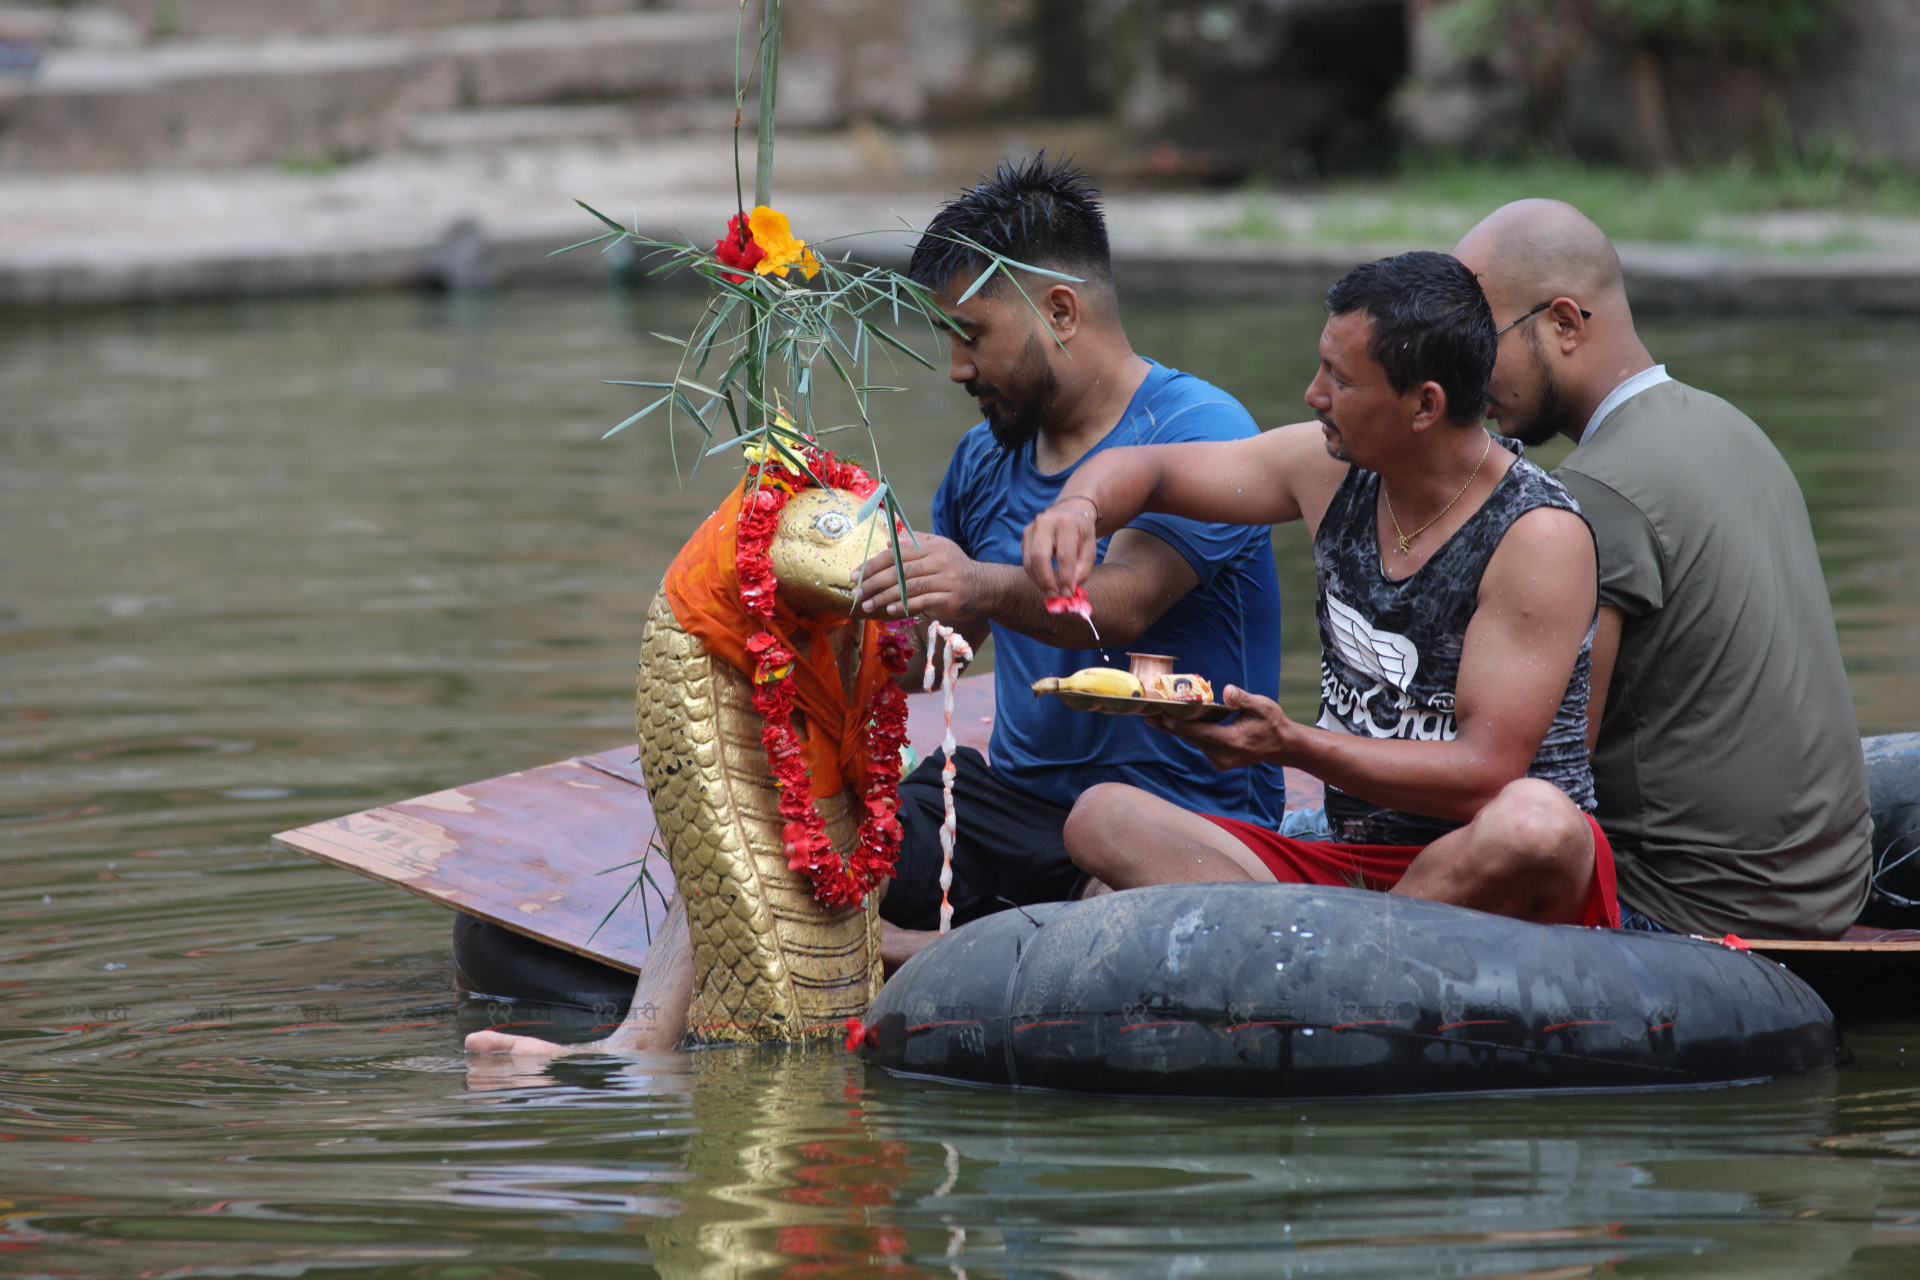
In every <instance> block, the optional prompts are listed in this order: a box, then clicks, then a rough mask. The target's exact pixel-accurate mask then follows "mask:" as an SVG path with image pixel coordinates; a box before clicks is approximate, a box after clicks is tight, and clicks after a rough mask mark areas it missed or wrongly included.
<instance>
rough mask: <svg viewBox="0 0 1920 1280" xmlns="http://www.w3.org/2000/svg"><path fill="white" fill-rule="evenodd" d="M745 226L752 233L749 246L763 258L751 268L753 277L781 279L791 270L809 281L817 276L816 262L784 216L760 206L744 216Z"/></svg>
mask: <svg viewBox="0 0 1920 1280" xmlns="http://www.w3.org/2000/svg"><path fill="white" fill-rule="evenodd" d="M747 225H748V226H749V227H751V228H752V229H753V242H754V243H755V244H756V245H758V246H760V248H761V249H762V250H763V251H764V252H765V254H766V256H765V257H764V258H762V259H760V261H759V262H756V263H755V264H753V270H754V273H755V274H757V275H763V276H764V275H767V274H769V273H771V274H775V275H779V276H782V277H784V276H785V275H786V274H787V271H788V269H789V268H791V267H799V268H800V270H801V271H803V272H805V273H806V277H807V279H809V280H811V279H813V278H814V276H816V275H818V274H819V272H820V262H819V259H817V258H815V257H814V256H813V250H811V249H809V248H807V242H806V241H805V240H802V239H800V238H799V237H797V236H795V235H794V234H793V224H792V223H791V222H789V221H787V215H786V214H784V213H782V212H780V211H779V210H778V209H770V208H768V207H767V206H766V205H764V204H763V205H760V206H759V207H758V208H756V209H754V211H753V212H752V213H750V214H748V215H747ZM743 265H744V264H743Z"/></svg>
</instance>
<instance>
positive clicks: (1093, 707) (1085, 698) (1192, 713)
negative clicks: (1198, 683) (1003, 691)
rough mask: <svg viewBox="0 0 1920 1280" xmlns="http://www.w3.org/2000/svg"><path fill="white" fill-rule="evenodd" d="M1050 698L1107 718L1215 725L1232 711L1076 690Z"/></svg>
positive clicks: (1054, 692)
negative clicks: (1148, 718)
mask: <svg viewBox="0 0 1920 1280" xmlns="http://www.w3.org/2000/svg"><path fill="white" fill-rule="evenodd" d="M1047 692H1048V693H1051V694H1052V695H1053V696H1054V697H1056V698H1058V699H1060V701H1062V702H1064V703H1066V704H1067V705H1068V706H1070V707H1072V708H1073V709H1074V710H1075V711H1097V712H1099V713H1100V714H1101V715H1108V716H1166V717H1167V718H1169V719H1172V720H1198V721H1201V722H1202V723H1204V724H1218V723H1219V722H1220V721H1222V720H1225V719H1226V718H1227V717H1228V716H1230V715H1232V714H1233V708H1232V707H1225V706H1221V705H1220V704H1219V703H1217V702H1172V701H1169V700H1167V699H1165V698H1127V697H1122V696H1120V695H1119V694H1114V693H1082V692H1080V691H1079V690H1077V689H1049V690H1047Z"/></svg>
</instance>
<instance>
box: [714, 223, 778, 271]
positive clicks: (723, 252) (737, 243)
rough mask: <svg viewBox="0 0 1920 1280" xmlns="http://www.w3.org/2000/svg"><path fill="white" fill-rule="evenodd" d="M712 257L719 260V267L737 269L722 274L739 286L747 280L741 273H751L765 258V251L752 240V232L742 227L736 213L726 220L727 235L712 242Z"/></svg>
mask: <svg viewBox="0 0 1920 1280" xmlns="http://www.w3.org/2000/svg"><path fill="white" fill-rule="evenodd" d="M713 256H714V257H716V258H718V259H720V265H721V266H724V267H737V268H739V270H738V271H727V272H723V273H722V274H724V275H725V276H726V277H727V279H728V280H731V281H732V282H733V283H734V284H739V283H740V282H741V281H742V280H745V279H746V278H747V276H746V274H743V273H750V272H752V271H753V269H754V267H756V266H758V265H759V263H760V260H761V259H762V258H764V257H766V256H767V251H766V250H765V249H762V248H761V247H760V244H759V242H758V241H756V240H755V239H754V238H753V232H752V230H751V229H750V228H748V227H746V226H745V225H743V223H742V219H741V217H740V215H739V214H737V213H736V214H734V215H733V217H731V218H729V219H727V234H726V235H724V236H722V237H720V238H719V239H718V240H715V241H714V242H713Z"/></svg>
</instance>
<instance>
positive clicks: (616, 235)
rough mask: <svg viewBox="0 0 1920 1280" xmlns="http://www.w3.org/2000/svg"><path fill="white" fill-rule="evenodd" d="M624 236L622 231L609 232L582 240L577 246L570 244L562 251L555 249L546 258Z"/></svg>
mask: <svg viewBox="0 0 1920 1280" xmlns="http://www.w3.org/2000/svg"><path fill="white" fill-rule="evenodd" d="M625 234H626V232H624V231H609V232H607V233H606V234H605V235H598V236H595V237H594V238H593V239H591V240H582V241H580V242H579V243H578V244H570V245H568V246H567V247H566V248H564V249H555V250H553V251H552V252H551V253H549V254H548V255H547V256H548V257H549V258H557V257H559V256H560V255H561V254H563V253H572V252H573V251H574V250H575V249H584V248H586V247H587V246H588V245H590V244H599V243H600V242H601V241H603V240H618V239H619V238H620V237H621V236H623V235H625Z"/></svg>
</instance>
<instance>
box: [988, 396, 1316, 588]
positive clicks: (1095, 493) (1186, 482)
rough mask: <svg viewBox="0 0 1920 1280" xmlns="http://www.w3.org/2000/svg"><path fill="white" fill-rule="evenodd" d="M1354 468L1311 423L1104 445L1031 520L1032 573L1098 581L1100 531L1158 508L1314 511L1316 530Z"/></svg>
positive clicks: (1203, 512)
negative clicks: (1209, 437)
mask: <svg viewBox="0 0 1920 1280" xmlns="http://www.w3.org/2000/svg"><path fill="white" fill-rule="evenodd" d="M1346 469H1347V468H1346V464H1345V463H1343V462H1336V461H1335V460H1334V459H1332V458H1330V457H1328V456H1327V451H1326V444H1325V440H1324V437H1323V436H1322V435H1321V432H1320V427H1319V425H1318V424H1317V423H1311V422H1302V423H1296V424H1294V425H1293V426H1290V427H1277V428H1275V429H1274V430H1272V431H1269V432H1267V433H1265V434H1264V435H1259V436H1253V437H1250V438H1248V439H1245V440H1224V441H1209V442H1192V443H1186V444H1155V445H1132V446H1123V447H1120V448H1114V449H1107V450H1104V451H1102V452H1100V453H1098V454H1095V455H1094V456H1093V457H1091V458H1088V459H1087V460H1086V461H1085V462H1083V463H1081V464H1080V469H1079V470H1078V471H1076V472H1074V474H1073V478H1072V479H1070V480H1068V481H1067V483H1066V486H1065V488H1063V489H1062V490H1061V493H1060V497H1059V499H1058V500H1057V501H1056V502H1055V503H1054V504H1053V505H1052V506H1051V507H1048V508H1047V509H1046V510H1045V511H1042V512H1041V513H1040V515H1039V516H1038V517H1036V518H1035V519H1034V521H1033V523H1032V524H1030V525H1028V526H1027V531H1026V535H1025V538H1024V541H1023V555H1024V559H1025V563H1026V571H1027V576H1028V577H1030V578H1031V579H1032V580H1033V582H1034V585H1035V586H1037V587H1038V588H1039V589H1040V591H1041V592H1042V593H1043V594H1045V595H1048V596H1057V595H1065V594H1067V593H1069V592H1071V591H1072V590H1073V589H1074V588H1075V587H1078V586H1080V585H1081V584H1083V583H1086V582H1088V581H1089V576H1090V575H1091V573H1092V572H1093V561H1094V552H1095V549H1096V545H1097V543H1098V541H1099V539H1100V538H1102V537H1104V536H1105V535H1107V534H1110V533H1113V532H1114V531H1116V530H1118V529H1122V528H1124V527H1125V526H1127V525H1128V524H1130V523H1132V522H1133V520H1134V519H1135V518H1136V517H1138V516H1140V515H1142V514H1144V513H1146V512H1149V511H1154V512H1160V513H1163V514H1166V515H1173V516H1185V517H1187V518H1188V519H1192V520H1207V521H1215V522H1218V523H1222V524H1283V523H1285V522H1286V521H1289V520H1300V519H1305V520H1306V521H1307V523H1308V526H1309V532H1311V530H1312V528H1313V527H1317V526H1318V524H1319V522H1320V517H1321V515H1323V514H1324V513H1325V511H1326V509H1327V503H1328V502H1329V501H1331V499H1332V497H1333V492H1334V490H1335V489H1336V488H1338V487H1339V484H1340V478H1341V477H1342V476H1343V475H1345V474H1346ZM1089 590H1091V588H1089Z"/></svg>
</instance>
